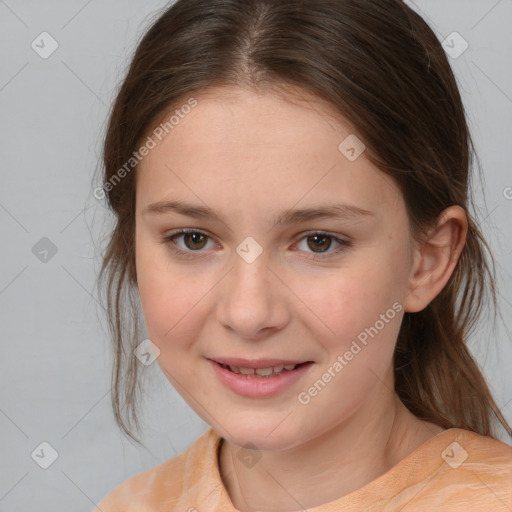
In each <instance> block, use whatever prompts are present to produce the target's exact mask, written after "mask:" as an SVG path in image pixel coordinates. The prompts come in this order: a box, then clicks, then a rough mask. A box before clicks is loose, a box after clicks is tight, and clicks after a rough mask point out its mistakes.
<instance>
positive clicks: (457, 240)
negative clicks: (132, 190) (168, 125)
mask: <svg viewBox="0 0 512 512" xmlns="http://www.w3.org/2000/svg"><path fill="white" fill-rule="evenodd" d="M194 97H195V98H196V99H197V102H198V104H197V106H195V107H194V108H193V109H192V111H191V112H190V113H189V114H188V115H186V116H185V117H184V118H183V119H181V120H180V122H179V124H177V125H176V126H175V127H174V129H173V130H172V132H171V133H170V134H169V135H168V136H167V137H166V138H164V139H163V140H162V142H160V143H159V144H158V145H157V147H156V148H154V149H152V150H151V151H150V152H149V154H148V155H147V156H146V157H145V158H144V160H143V161H142V162H141V164H140V165H139V168H138V170H137V172H138V175H137V193H136V196H137V201H136V269H137V282H138V288H139V294H140V299H141V304H142V309H143V313H144V318H145V323H146V328H147V333H148V337H149V338H150V339H151V340H152V342H153V343H154V344H155V345H156V346H157V347H158V349H159V350H160V356H159V357H158V359H157V361H158V364H159V365H160V368H161V369H162V371H163V372H164V373H165V375H166V377H167V378H168V379H169V381H170V382H171V383H172V384H173V385H174V386H175V387H176V389H177V390H178V391H179V392H180V393H181V394H182V396H183V397H184V399H185V400H186V401H187V402H188V404H189V405H190V406H191V407H192V408H193V409H194V411H195V412H196V413H197V414H198V415H199V416H200V417H202V418H203V419H204V420H205V421H206V422H207V423H209V424H210V425H211V426H212V427H213V428H214V429H215V430H216V431H217V432H218V433H219V434H220V435H221V436H222V437H223V438H224V442H223V444H222V448H221V453H220V457H219V464H220V470H221V476H222V478H223V481H224V484H225V486H226V489H227V490H228V493H229V495H230V497H231V500H232V501H233V504H234V505H235V507H237V508H238V509H239V510H242V511H252V510H269V511H270V510H275V511H277V510H280V511H284V510H288V511H293V510H299V509H301V508H308V507H309V508H311V507H314V506H318V505H321V504H324V503H327V502H329V501H333V500H335V499H337V498H339V497H341V496H344V495H346V494H348V493H349V492H351V491H354V490H356V489H358V488H360V487H361V486H363V485H365V484H366V483H368V482H370V481H371V480H374V479H375V478H377V477H378V476H380V475H382V474H383V473H384V472H386V471H388V470H389V469H390V468H391V467H393V466H394V465H396V464H397V463H398V462H399V461H400V460H402V459H403V458H404V457H405V456H406V455H408V454H409V453H411V452H412V451H413V450H415V449H416V448H418V447H419V446H420V445H421V444H422V443H424V442H425V441H427V440H428V439H430V438H431V437H432V436H434V435H435V434H437V433H439V432H441V431H442V430H443V429H442V428H440V427H438V426H435V425H433V424H429V423H426V422H423V421H420V420H418V419H417V418H415V417H414V416H413V415H412V414H411V413H409V411H408V410H407V409H405V407H404V406H403V405H402V404H401V402H400V401H399V400H398V398H397V396H396V395H395V393H394V392H393V372H392V357H393V350H394V346H395V342H396V338H397V335H398V332H399V328H400V323H401V320H402V318H403V314H404V311H408V312H416V311H420V310H422V309H423V308H424V307H426V306H427V305H428V303H429V302H430V301H432V300H433V299H434V298H435V296H436V295H437V294H438V293H439V292H440V291H441V290H442V288H443V287H444V285H445V284H446V282H447V281H448V279H449V277H450V275H451V274H452V272H453V269H454V267H455V264H456V262H457V259H458V257H459V255H460V252H461V250H462V248H463V246H464V243H465V237H466V232H467V220H466V216H465V213H464V210H463V209H462V208H460V207H458V206H452V207H450V208H448V209H447V210H445V212H444V215H443V217H442V219H441V222H440V223H439V224H438V226H436V227H433V228H432V230H431V236H430V239H429V240H428V241H427V242H425V243H424V244H421V245H420V244H416V243H414V241H413V239H412V238H411V234H410V229H409V220H408V216H407V212H406V209H405V204H404V202H403V198H402V195H401V193H400V191H399V189H398V187H397V186H396V185H395V183H394V182H393V181H392V179H391V178H390V177H389V176H387V175H386V174H384V173H383V172H382V171H380V170H379V169H377V168H376V167H374V166H373V165H372V164H371V163H370V162H369V161H368V160H367V159H366V158H365V154H364V153H363V154H362V155H361V156H360V157H359V158H357V159H356V160H355V161H349V160H348V159H347V158H346V157H345V156H344V155H343V154H342V153H341V152H340V151H339V149H338V146H339V144H340V143H341V142H342V141H343V140H344V139H345V138H346V137H347V136H348V135H350V134H351V133H353V132H352V131H351V129H350V127H349V126H348V125H347V123H346V122H345V121H344V120H343V119H342V118H340V116H336V115H335V114H334V113H333V112H332V111H331V110H330V109H329V107H328V105H326V104H324V103H322V102H321V101H319V100H316V99H315V98H312V97H308V96H307V95H306V94H305V93H304V98H307V100H308V101H304V102H298V101H291V99H290V98H288V99H285V97H283V96H282V95H279V94H277V93H276V92H275V91H266V92H255V91H253V90H250V89H247V88H218V89H211V90H208V91H203V92H202V93H201V94H198V95H195V96H194ZM171 199H173V200H181V201H187V202H191V203H194V204H197V205H199V206H208V207H210V208H213V209H216V210H218V211H219V212H220V213H221V215H222V219H223V221H222V222H221V221H215V220H211V219H208V218H203V219H196V218H191V217H187V216H182V215H179V214H176V213H172V212H169V213H165V214H158V215H156V214H143V213H142V211H143V209H144V208H145V207H147V206H148V205H149V204H151V203H155V202H158V201H163V200H171ZM326 203H344V204H351V205H356V206H358V207H360V208H363V209H366V210H369V211H371V212H372V213H373V215H371V216H368V217H357V218H352V219H349V218H345V219H316V220H309V221H301V222H298V223H295V224H290V225H274V223H273V219H274V218H275V217H276V216H277V215H278V214H279V213H280V212H281V211H283V210H285V209H289V208H306V207H310V206H313V205H320V206H322V205H325V204H326ZM180 228H194V229H198V230H200V232H202V233H204V234H206V238H204V237H202V238H201V237H198V235H196V239H194V240H190V239H187V236H183V235H182V236H180V237H178V238H177V239H175V240H174V243H175V247H178V248H181V249H182V250H183V251H188V254H190V255H191V257H190V258H185V257H183V256H179V255H177V254H175V253H173V252H172V251H171V250H170V246H171V245H172V242H168V243H167V245H166V244H165V243H162V239H163V237H164V236H166V235H169V234H171V232H172V231H173V230H178V229H180ZM311 231H313V233H310V232H311ZM317 231H325V232H328V234H330V235H332V236H338V237H339V238H341V239H343V240H348V241H349V242H350V243H351V245H350V246H349V247H344V248H342V251H341V252H338V253H335V251H336V250H337V248H338V247H340V246H339V244H338V243H337V242H336V241H335V240H334V239H332V238H328V239H327V240H326V241H325V242H323V243H319V248H316V246H315V244H314V239H313V238H314V235H315V232H317ZM249 236H250V237H253V238H254V239H255V240H256V241H257V242H258V244H259V245H260V246H261V248H262V250H263V252H262V253H261V255H260V256H259V257H258V258H257V259H256V260H255V261H253V262H252V263H247V262H246V261H245V260H244V259H242V258H241V257H240V256H239V254H238V253H237V252H236V248H237V247H238V246H239V244H240V243H241V242H242V241H243V240H244V239H245V238H246V237H249ZM329 241H331V246H329ZM197 248H198V249H197ZM194 249H195V250H194ZM314 255H317V256H322V255H324V256H326V257H324V258H323V259H322V260H319V261H314V260H312V259H309V258H308V256H309V257H310V256H314ZM394 303H398V304H399V305H400V306H401V311H400V312H398V313H397V314H396V315H394V318H392V319H389V318H388V321H387V322H386V323H385V326H384V328H382V329H380V330H379V332H378V334H377V335H375V336H374V337H373V338H370V339H369V342H368V344H367V345H366V346H365V347H364V349H363V350H361V351H360V352H359V353H358V354H357V355H355V356H354V358H353V359H352V360H351V361H349V362H348V364H347V365H346V366H344V368H343V370H342V371H341V372H339V373H337V374H336V377H334V378H333V379H332V380H331V382H329V384H328V385H327V386H326V387H325V388H324V389H323V390H322V391H321V392H320V393H318V394H317V396H315V397H313V398H311V400H310V401H309V402H308V403H307V404H305V405H304V404H302V403H300V402H299V401H298V398H297V397H298V395H299V393H301V392H304V391H307V390H308V388H309V387H310V386H311V385H312V384H313V383H314V382H315V381H316V380H317V379H319V378H321V375H322V374H323V373H324V372H325V371H327V369H328V368H329V367H332V365H333V363H334V362H335V361H336V360H337V357H338V356H339V355H340V354H344V353H345V352H346V351H347V350H348V349H349V348H350V346H351V343H352V342H353V341H354V340H356V339H357V336H358V334H360V333H361V332H362V331H364V330H365V328H368V327H370V326H374V325H375V323H376V321H377V320H379V318H381V315H382V314H385V313H386V311H387V310H389V309H390V308H392V305H393V304H394ZM222 356H225V357H245V358H249V359H257V358H281V359H295V360H301V361H314V365H313V366H312V367H311V368H310V369H309V371H308V373H307V374H306V375H305V376H304V377H303V378H301V379H300V380H299V381H298V382H296V383H295V384H293V385H292V386H290V387H288V388H286V389H285V390H284V391H282V392H280V393H278V394H277V395H275V396H272V397H267V398H259V399H255V398H245V397H242V396H239V395H237V394H235V393H233V392H232V391H231V390H229V389H227V388H226V387H225V386H224V385H223V384H222V383H221V382H219V380H218V379H217V377H216V375H215V373H214V372H213V369H212V367H211V364H210V363H209V361H208V360H207V359H206V358H207V357H208V358H219V357H222ZM247 443H252V445H254V446H256V447H257V450H258V452H257V453H258V457H259V456H261V458H259V460H258V462H257V464H255V465H254V466H252V467H247V466H245V465H244V464H243V463H242V462H241V460H240V459H239V458H238V457H237V452H238V450H239V449H240V447H243V446H244V445H246V444H247Z"/></svg>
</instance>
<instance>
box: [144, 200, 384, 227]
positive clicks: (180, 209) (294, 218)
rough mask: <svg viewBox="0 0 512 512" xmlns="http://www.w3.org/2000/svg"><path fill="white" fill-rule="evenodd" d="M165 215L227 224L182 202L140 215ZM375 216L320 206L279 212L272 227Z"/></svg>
mask: <svg viewBox="0 0 512 512" xmlns="http://www.w3.org/2000/svg"><path fill="white" fill-rule="evenodd" d="M165 213H179V214H181V215H185V216H187V217H193V218H198V219H205V218H206V219H213V220H216V221H219V222H222V223H223V224H225V225H226V226H227V224H226V223H225V222H224V220H223V219H222V216H221V215H220V214H219V213H218V212H216V211H215V210H214V209H212V208H210V207H208V206H200V205H195V204H191V203H187V202H184V201H159V202H157V203H153V204H150V205H148V206H146V207H145V208H144V209H143V210H142V215H162V214H165ZM374 215H375V214H374V213H373V212H371V211H368V210H365V209H363V208H359V207H358V206H355V205H349V204H325V203H324V204H322V205H319V206H312V207H309V208H302V209H296V210H294V209H289V210H285V211H283V212H281V213H280V214H279V215H278V216H277V217H276V218H275V219H274V225H278V224H294V223H299V222H304V221H307V220H315V219H327V218H335V219H342V218H347V219H356V218H360V217H370V216H374Z"/></svg>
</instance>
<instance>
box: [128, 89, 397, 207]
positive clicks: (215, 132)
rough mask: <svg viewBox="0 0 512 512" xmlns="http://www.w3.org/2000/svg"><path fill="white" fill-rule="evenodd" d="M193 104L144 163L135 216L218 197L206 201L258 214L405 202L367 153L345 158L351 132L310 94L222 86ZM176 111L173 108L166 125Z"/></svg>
mask: <svg viewBox="0 0 512 512" xmlns="http://www.w3.org/2000/svg"><path fill="white" fill-rule="evenodd" d="M194 99H195V101H196V104H195V106H194V107H193V108H191V109H188V108H187V109H184V110H183V111H182V112H181V115H180V116H175V119H174V121H175V122H174V123H173V125H172V129H171V130H170V131H169V134H168V135H166V136H165V137H164V138H163V139H162V140H161V141H157V145H156V147H155V148H154V149H152V150H151V151H150V152H149V154H148V155H147V156H145V157H144V159H143V160H142V161H141V163H140V164H139V167H138V169H137V174H138V177H137V202H138V210H140V209H141V208H142V207H143V206H144V205H145V204H147V203H148V202H149V201H156V200H162V199H164V198H165V197H166V195H168V196H172V197H176V196H179V197H180V198H181V197H182V196H183V194H184V195H185V196H186V197H187V199H195V200H196V202H197V199H198V198H199V197H208V198H210V197H212V194H213V195H214V197H213V199H208V201H207V202H208V203H210V204H211V203H212V201H214V202H216V203H217V205H225V204H233V203H234V202H237V201H239V202H240V205H239V207H240V208H241V206H242V205H243V204H246V205H247V206H249V205H250V204H251V203H257V204H258V205H259V207H260V210H261V208H263V207H265V206H266V207H267V209H268V208H269V209H272V205H275V204H283V205H286V206H288V207H289V206H291V205H292V204H294V203H296V202H297V201H299V200H301V198H304V201H306V200H307V199H310V200H312V201H314V202H316V203H317V202H318V201H322V200H325V201H334V200H343V199H344V200H346V202H349V203H354V204H357V205H358V206H359V207H361V208H366V209H371V208H370V207H372V208H374V209H375V208H379V207H382V206H385V205H388V206H389V203H390V202H391V203H396V201H397V200H400V197H399V192H398V189H397V187H396V185H395V184H394V182H393V181H392V180H391V178H390V177H389V176H387V175H385V174H384V173H383V172H382V171H380V170H379V169H377V168H376V167H375V166H373V164H371V162H369V160H367V159H366V158H365V155H364V152H363V153H362V154H361V155H360V156H359V157H358V158H356V159H355V160H349V159H348V158H347V157H346V156H345V154H344V153H343V152H342V151H341V149H340V144H342V148H344V146H345V145H346V144H345V143H344V141H347V140H348V141H349V142H348V143H353V142H354V140H356V141H357V139H354V137H356V136H355V134H354V133H353V130H351V127H350V126H349V124H348V123H347V122H346V121H345V120H344V119H343V118H342V117H341V116H339V115H337V114H335V113H334V112H333V110H332V109H331V108H330V107H329V106H328V105H327V104H325V103H324V102H322V101H321V100H318V99H316V98H314V97H312V96H311V95H307V94H305V95H304V96H302V97H298V96H296V95H293V96H289V97H285V96H283V94H278V93H277V92H274V91H267V92H256V91H253V90H248V89H241V88H232V87H223V88H218V89H210V90H207V91H204V92H203V93H201V94H196V95H194ZM186 101H187V100H186V99H185V100H184V101H183V104H185V102H186ZM179 110H180V105H179V104H178V105H175V106H174V107H173V110H172V112H171V113H167V114H166V116H164V118H163V120H164V122H165V120H166V119H169V118H170V115H172V113H179ZM176 111H178V112H176ZM185 111H186V112H188V113H186V114H185V113H184V112H185ZM169 114H170V115H169ZM344 149H346V148H344ZM356 149H358V148H356ZM376 195H378V197H376ZM194 196H195V197H194ZM183 199H185V198H183ZM142 203H144V204H142Z"/></svg>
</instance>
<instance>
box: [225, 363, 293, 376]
mask: <svg viewBox="0 0 512 512" xmlns="http://www.w3.org/2000/svg"><path fill="white" fill-rule="evenodd" d="M222 366H223V367H224V368H229V369H230V370H231V371H232V372H233V373H238V374H242V375H253V376H261V377H269V376H271V375H279V374H281V373H282V372H283V369H284V370H294V369H295V367H296V366H297V365H296V364H287V365H279V366H273V367H270V368H257V369H256V370H255V369H254V368H239V367H238V366H231V365H229V366H228V365H225V364H223V365H222Z"/></svg>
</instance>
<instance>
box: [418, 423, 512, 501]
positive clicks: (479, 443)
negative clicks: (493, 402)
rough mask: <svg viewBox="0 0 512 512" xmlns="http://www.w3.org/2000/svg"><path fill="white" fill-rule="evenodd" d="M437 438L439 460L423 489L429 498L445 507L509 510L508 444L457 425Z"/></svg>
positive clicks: (511, 463) (511, 459) (511, 468)
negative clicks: (459, 427) (438, 464)
mask: <svg viewBox="0 0 512 512" xmlns="http://www.w3.org/2000/svg"><path fill="white" fill-rule="evenodd" d="M436 437H437V440H438V442H437V443H434V446H435V445H437V448H438V451H439V452H440V453H439V454H440V456H441V459H442V460H440V466H438V469H437V470H436V471H435V472H434V474H433V475H432V478H429V479H428V485H427V486H426V488H425V489H424V494H425V496H428V497H429V500H430V499H434V500H435V502H436V505H437V506H439V507H440V509H444V510H459V508H458V507H462V508H463V507H469V508H467V510H474V511H501V510H504V511H509V510H511V509H512V447H511V446H509V445H508V444H506V443H504V442H502V441H499V440H497V439H494V438H493V437H489V436H483V435H480V434H477V433H475V432H472V431H469V430H464V429H458V428H454V429H449V430H448V431H445V432H443V433H442V434H439V435H438V436H436ZM422 494H423V493H422ZM462 508H460V510H462Z"/></svg>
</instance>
